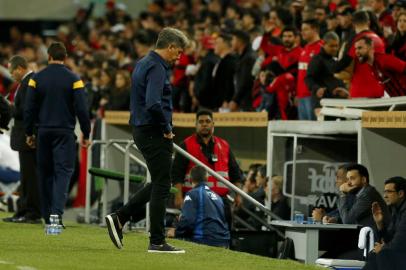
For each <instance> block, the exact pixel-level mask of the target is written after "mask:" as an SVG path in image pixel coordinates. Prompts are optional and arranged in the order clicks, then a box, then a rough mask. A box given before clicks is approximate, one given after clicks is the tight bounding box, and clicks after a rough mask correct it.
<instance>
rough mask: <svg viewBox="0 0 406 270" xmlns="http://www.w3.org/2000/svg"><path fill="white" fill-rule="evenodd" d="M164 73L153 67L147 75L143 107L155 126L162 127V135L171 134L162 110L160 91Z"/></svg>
mask: <svg viewBox="0 0 406 270" xmlns="http://www.w3.org/2000/svg"><path fill="white" fill-rule="evenodd" d="M165 79H166V73H165V70H164V69H163V68H161V67H160V66H158V65H154V66H153V67H152V68H151V69H150V70H149V71H148V75H147V91H146V93H147V94H146V97H145V107H146V109H147V110H148V111H149V112H150V113H151V115H152V117H153V118H154V122H155V123H156V124H160V125H161V126H162V130H163V133H165V134H167V133H170V132H172V126H171V124H170V123H169V122H167V120H166V118H165V114H164V111H163V109H162V90H163V89H164V85H165Z"/></svg>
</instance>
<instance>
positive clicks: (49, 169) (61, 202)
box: [37, 128, 76, 223]
mask: <svg viewBox="0 0 406 270" xmlns="http://www.w3.org/2000/svg"><path fill="white" fill-rule="evenodd" d="M75 141H76V136H75V134H74V133H73V131H71V130H68V129H57V128H54V129H52V128H49V129H46V128H40V129H39V130H38V151H37V153H38V176H39V179H40V194H41V208H42V216H43V218H44V219H45V222H46V223H49V215H51V214H57V215H60V216H62V214H63V210H64V206H65V203H66V199H67V197H68V187H69V181H70V179H71V177H72V174H73V171H74V166H75Z"/></svg>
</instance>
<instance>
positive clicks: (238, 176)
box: [228, 149, 242, 184]
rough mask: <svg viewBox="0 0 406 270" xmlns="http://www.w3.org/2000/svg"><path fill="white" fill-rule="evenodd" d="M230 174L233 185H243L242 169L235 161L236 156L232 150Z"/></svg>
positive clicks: (229, 159) (229, 164)
mask: <svg viewBox="0 0 406 270" xmlns="http://www.w3.org/2000/svg"><path fill="white" fill-rule="evenodd" d="M228 174H229V177H230V182H231V183H233V184H237V183H242V173H241V169H240V166H238V163H237V161H236V160H235V157H234V154H233V152H232V151H231V149H230V153H229V158H228Z"/></svg>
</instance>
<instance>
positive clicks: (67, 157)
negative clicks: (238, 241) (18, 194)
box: [24, 42, 90, 224]
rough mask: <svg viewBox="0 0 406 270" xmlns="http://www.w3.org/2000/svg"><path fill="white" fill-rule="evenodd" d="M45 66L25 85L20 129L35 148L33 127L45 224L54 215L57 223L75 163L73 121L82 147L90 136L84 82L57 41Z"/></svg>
mask: <svg viewBox="0 0 406 270" xmlns="http://www.w3.org/2000/svg"><path fill="white" fill-rule="evenodd" d="M48 55H49V58H48V64H49V65H48V66H47V67H46V68H45V69H43V70H42V71H40V72H39V73H37V74H35V75H34V76H32V78H30V79H29V81H28V86H29V88H28V90H27V97H26V107H25V110H24V126H25V134H26V135H27V139H26V142H27V144H28V146H30V147H34V145H35V143H36V137H35V135H34V127H37V129H38V135H37V137H38V139H37V145H36V147H37V149H38V150H37V151H38V176H39V182H40V194H41V208H42V217H43V218H44V220H45V223H46V224H50V219H49V217H50V215H51V214H56V215H59V217H60V219H59V220H60V222H61V223H62V219H61V218H62V214H63V212H64V206H65V203H66V199H67V195H68V194H67V193H68V186H69V181H70V179H71V177H72V174H73V171H74V165H75V160H76V159H75V154H76V136H75V134H74V128H75V124H76V117H78V119H79V123H80V128H81V130H82V133H83V137H82V140H81V145H82V146H84V147H87V146H88V145H89V144H90V142H89V134H90V120H89V113H88V112H89V111H88V108H87V100H86V93H85V89H84V84H83V81H82V80H81V79H80V78H79V76H78V75H76V74H74V73H73V72H72V71H70V70H69V69H68V68H67V67H66V66H65V65H64V61H65V59H66V56H67V53H66V48H65V46H64V45H63V43H61V42H54V43H52V44H51V45H50V46H49V48H48Z"/></svg>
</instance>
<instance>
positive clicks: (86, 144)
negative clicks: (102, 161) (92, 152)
mask: <svg viewBox="0 0 406 270" xmlns="http://www.w3.org/2000/svg"><path fill="white" fill-rule="evenodd" d="M91 144H92V143H91V142H90V140H89V139H84V138H82V140H81V141H80V146H82V147H85V148H88V147H89V146H90V145H91Z"/></svg>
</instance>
